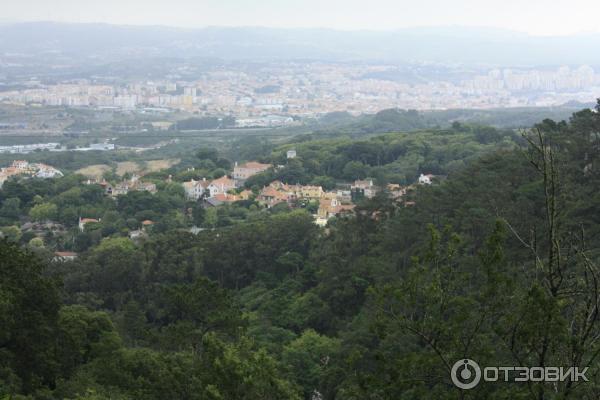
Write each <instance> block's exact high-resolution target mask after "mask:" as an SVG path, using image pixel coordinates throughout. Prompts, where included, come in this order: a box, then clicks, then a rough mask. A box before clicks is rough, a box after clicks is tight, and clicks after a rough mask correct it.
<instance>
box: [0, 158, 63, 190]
mask: <svg viewBox="0 0 600 400" xmlns="http://www.w3.org/2000/svg"><path fill="white" fill-rule="evenodd" d="M17 175H24V176H27V177H30V178H42V179H47V178H59V177H62V176H63V173H62V172H60V171H59V170H58V169H56V168H54V167H51V166H50V165H46V164H41V163H29V162H27V161H25V160H14V161H13V162H12V164H11V165H10V166H8V167H5V168H0V188H1V187H2V185H3V184H4V182H6V180H7V179H8V178H10V177H11V176H17Z"/></svg>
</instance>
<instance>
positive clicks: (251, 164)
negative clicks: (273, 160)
mask: <svg viewBox="0 0 600 400" xmlns="http://www.w3.org/2000/svg"><path fill="white" fill-rule="evenodd" d="M271 167H272V165H271V164H262V163H259V162H257V161H248V162H247V163H245V164H242V165H240V166H239V168H247V169H262V170H265V169H269V168H271Z"/></svg>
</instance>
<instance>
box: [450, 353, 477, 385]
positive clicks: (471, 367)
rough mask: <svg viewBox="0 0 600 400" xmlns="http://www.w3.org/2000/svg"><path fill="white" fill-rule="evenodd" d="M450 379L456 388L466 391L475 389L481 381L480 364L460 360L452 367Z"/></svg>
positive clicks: (466, 359)
mask: <svg viewBox="0 0 600 400" xmlns="http://www.w3.org/2000/svg"><path fill="white" fill-rule="evenodd" d="M450 377H451V378H452V383H454V385H455V386H456V387H458V388H461V389H464V390H469V389H473V388H474V387H475V386H477V385H478V384H479V381H480V380H481V368H479V364H477V363H476V362H475V361H473V360H469V359H468V358H465V359H463V360H458V361H457V362H456V363H454V365H453V366H452V370H451V371H450Z"/></svg>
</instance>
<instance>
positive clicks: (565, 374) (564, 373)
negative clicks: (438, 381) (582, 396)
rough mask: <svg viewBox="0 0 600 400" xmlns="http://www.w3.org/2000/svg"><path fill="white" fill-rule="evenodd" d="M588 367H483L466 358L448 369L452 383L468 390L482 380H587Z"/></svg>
mask: <svg viewBox="0 0 600 400" xmlns="http://www.w3.org/2000/svg"><path fill="white" fill-rule="evenodd" d="M587 370H588V367H585V368H584V369H583V370H579V368H578V367H569V368H564V367H485V368H483V369H482V368H481V367H480V366H479V364H477V363H476V362H475V361H473V360H470V359H468V358H465V359H462V360H458V361H457V362H456V363H454V365H453V366H452V369H451V370H450V378H451V379H452V383H454V385H455V386H456V387H458V388H460V389H463V390H469V389H473V388H474V387H476V386H477V385H478V384H479V383H480V382H481V380H482V379H483V381H484V382H498V381H503V382H564V381H567V380H570V381H572V382H579V381H584V382H588V378H587V376H586V375H585V374H586V372H587Z"/></svg>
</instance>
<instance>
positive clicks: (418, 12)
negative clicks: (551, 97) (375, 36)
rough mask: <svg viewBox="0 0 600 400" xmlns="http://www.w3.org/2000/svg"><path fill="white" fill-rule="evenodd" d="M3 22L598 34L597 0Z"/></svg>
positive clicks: (192, 6) (63, 3)
mask: <svg viewBox="0 0 600 400" xmlns="http://www.w3.org/2000/svg"><path fill="white" fill-rule="evenodd" d="M0 4H1V10H2V11H1V15H0V19H1V20H3V21H11V22H12V21H32V20H33V21H37V20H44V21H65V22H109V23H117V24H135V25H139V24H142V25H146V24H151V25H155V24H159V25H172V26H181V27H204V26H215V25H220V26H270V27H327V28H335V29H377V30H390V29H398V28H404V27H415V26H448V25H461V26H480V27H481V26H486V27H497V28H507V29H513V30H518V31H522V32H528V33H531V34H536V35H563V34H572V33H579V32H600V23H599V22H598V21H599V20H598V16H599V15H600V2H599V1H598V0H410V1H407V0H168V1H167V0H0Z"/></svg>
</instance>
